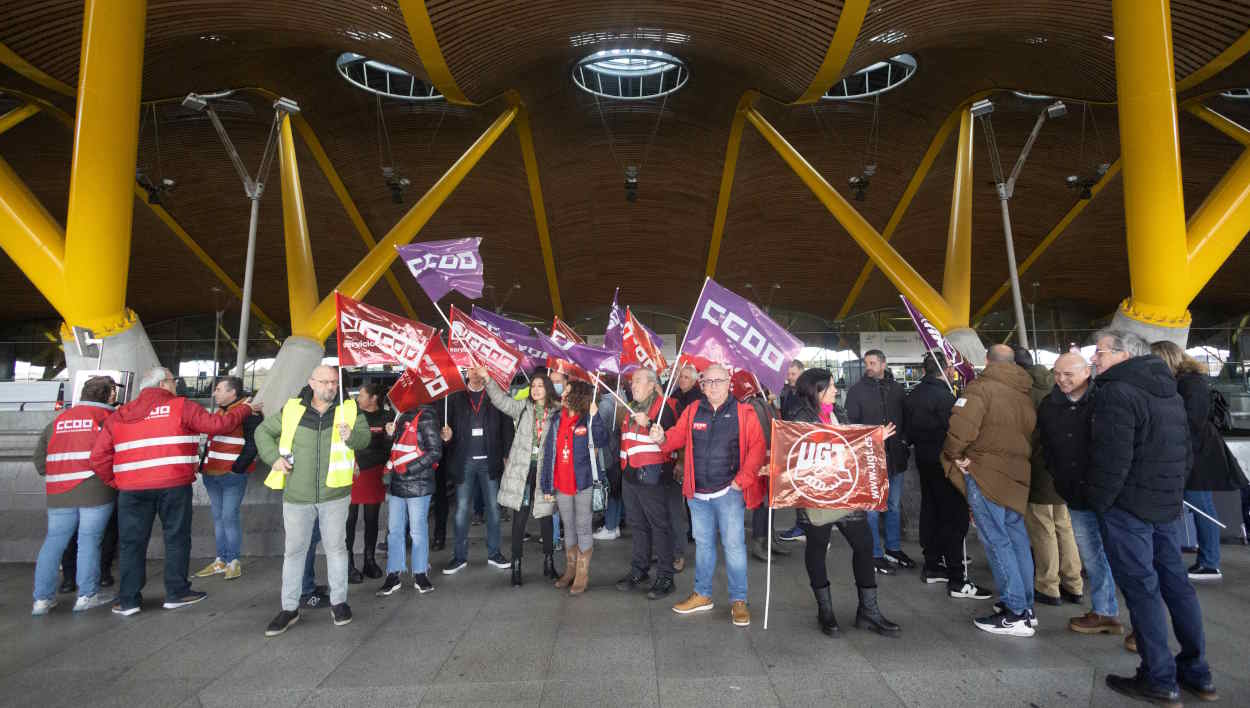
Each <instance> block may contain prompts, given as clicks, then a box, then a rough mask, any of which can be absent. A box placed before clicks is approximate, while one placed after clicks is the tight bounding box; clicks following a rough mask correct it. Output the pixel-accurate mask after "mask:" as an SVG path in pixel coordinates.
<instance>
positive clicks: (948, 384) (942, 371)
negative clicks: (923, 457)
mask: <svg viewBox="0 0 1250 708" xmlns="http://www.w3.org/2000/svg"><path fill="white" fill-rule="evenodd" d="M899 298H901V299H902V300H903V305H904V309H906V310H907V316H908V317H911V303H910V302H908V301H907V296H905V295H899ZM911 324H912V326H913V327H914V326H916V321H915V320H912V323H911ZM917 334H920V341H922V342H924V348H925V349H926V350H928V352H929V356H931V357H933V363H935V364H936V363H937V354H935V353H934V352H933V347H931V346H929V340H928V339H927V338H926V337H925V336H924V335H923V334H921V333H920V332H917ZM942 359H943V360H945V359H946V354H945V353H943V354H942ZM946 364H947V366H949V365H950V362H949V361H948V362H946ZM938 373H940V374H942V380H943V381H945V382H946V388H948V389H950V392H951V395H952V396H954V395H955V387H954V386H953V385H951V380H950V379H948V378H946V367H945V366H943V367H939V368H938ZM964 557H965V558H966V557H967V554H964Z"/></svg>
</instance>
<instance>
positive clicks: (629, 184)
mask: <svg viewBox="0 0 1250 708" xmlns="http://www.w3.org/2000/svg"><path fill="white" fill-rule="evenodd" d="M625 201H627V202H630V203H633V202H636V201H638V167H637V166H635V165H627V166H626V167H625Z"/></svg>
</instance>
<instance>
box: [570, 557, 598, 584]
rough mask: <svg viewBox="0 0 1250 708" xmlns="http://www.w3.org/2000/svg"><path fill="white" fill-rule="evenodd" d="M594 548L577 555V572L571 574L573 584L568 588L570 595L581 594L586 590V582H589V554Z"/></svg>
mask: <svg viewBox="0 0 1250 708" xmlns="http://www.w3.org/2000/svg"><path fill="white" fill-rule="evenodd" d="M594 552H595V549H594V548H593V547H591V548H590V549H589V550H586V551H582V552H581V555H579V556H578V557H577V574H576V575H574V576H573V585H572V587H570V588H569V594H570V595H581V594H582V593H584V592H586V583H588V582H590V556H591V555H593V554H594Z"/></svg>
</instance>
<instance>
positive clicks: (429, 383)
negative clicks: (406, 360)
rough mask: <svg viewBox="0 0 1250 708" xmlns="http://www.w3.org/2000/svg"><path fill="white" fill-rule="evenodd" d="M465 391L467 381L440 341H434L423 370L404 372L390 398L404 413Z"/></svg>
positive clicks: (419, 368) (422, 360)
mask: <svg viewBox="0 0 1250 708" xmlns="http://www.w3.org/2000/svg"><path fill="white" fill-rule="evenodd" d="M463 390H464V379H463V378H462V377H461V376H460V370H459V369H457V368H456V362H454V361H452V360H451V355H450V354H448V353H447V347H445V346H443V340H442V338H440V337H437V336H436V337H434V338H433V339H431V340H430V346H429V347H427V348H426V350H425V356H423V357H421V366H419V367H416V368H409V369H404V373H403V375H402V376H400V377H399V380H398V381H396V382H395V385H394V386H391V390H390V392H389V393H388V394H386V395H387V397H388V398H390V399H391V403H392V404H393V405H394V406H395V409H396V410H398V411H399V412H400V413H404V412H407V411H410V410H412V409H413V408H416V407H417V406H420V405H423V404H426V403H433V402H434V401H437V400H438V399H440V398H443V397H445V396H448V395H450V394H453V393H455V392H456V391H463Z"/></svg>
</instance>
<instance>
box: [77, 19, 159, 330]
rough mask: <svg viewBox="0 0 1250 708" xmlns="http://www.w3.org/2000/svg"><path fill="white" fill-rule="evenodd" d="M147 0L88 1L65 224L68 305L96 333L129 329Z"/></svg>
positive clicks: (80, 322) (78, 320)
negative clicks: (128, 296)
mask: <svg viewBox="0 0 1250 708" xmlns="http://www.w3.org/2000/svg"><path fill="white" fill-rule="evenodd" d="M146 20H147V2H146V0H86V6H85V8H84V10H83V29H82V57H81V64H80V66H79V70H78V113H77V117H76V121H75V125H74V158H73V159H74V162H73V168H72V170H71V172H70V178H69V209H68V211H67V217H66V223H65V234H66V239H65V278H66V308H67V310H66V311H65V312H64V313H63V314H64V315H65V319H66V321H67V322H68V323H69V324H71V325H78V326H82V327H87V328H89V329H91V330H92V331H94V332H95V334H96V335H97V336H107V335H110V334H115V333H118V332H121V331H124V330H126V329H127V328H129V327H130V325H131V324H132V323H133V322H134V314H133V313H131V312H129V310H127V309H126V279H127V274H128V273H129V271H130V230H131V219H132V218H133V216H134V204H135V200H134V190H133V183H134V179H135V159H136V157H137V154H138V149H139V102H140V85H141V83H142V79H143V33H144V28H145V25H146Z"/></svg>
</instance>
